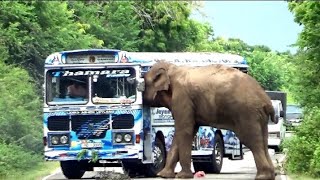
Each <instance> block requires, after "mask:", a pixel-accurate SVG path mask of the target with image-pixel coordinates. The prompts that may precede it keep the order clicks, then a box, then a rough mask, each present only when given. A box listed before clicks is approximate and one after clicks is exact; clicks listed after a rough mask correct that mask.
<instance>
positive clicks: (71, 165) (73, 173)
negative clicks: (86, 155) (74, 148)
mask: <svg viewBox="0 0 320 180" xmlns="http://www.w3.org/2000/svg"><path fill="white" fill-rule="evenodd" d="M60 167H61V170H62V173H63V175H64V176H65V177H66V178H68V179H81V178H82V176H83V175H84V173H85V172H86V171H85V170H84V169H83V168H82V167H81V162H80V161H60Z"/></svg>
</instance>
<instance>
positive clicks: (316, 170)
mask: <svg viewBox="0 0 320 180" xmlns="http://www.w3.org/2000/svg"><path fill="white" fill-rule="evenodd" d="M304 114H305V116H304V120H303V122H302V124H301V126H300V127H298V128H297V129H296V134H295V136H294V137H292V138H291V139H289V140H286V141H285V143H284V147H285V148H287V149H288V152H287V161H286V164H285V168H286V169H287V170H288V171H289V172H292V173H299V174H306V175H311V176H313V177H320V143H319V142H320V131H319V129H320V109H315V108H314V109H309V110H308V111H306V112H305V113H304Z"/></svg>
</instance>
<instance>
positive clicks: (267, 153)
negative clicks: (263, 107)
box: [261, 123, 276, 175]
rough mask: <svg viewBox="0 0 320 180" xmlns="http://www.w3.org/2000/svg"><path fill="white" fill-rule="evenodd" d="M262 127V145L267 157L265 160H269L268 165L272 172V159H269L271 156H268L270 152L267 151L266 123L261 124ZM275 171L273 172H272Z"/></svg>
mask: <svg viewBox="0 0 320 180" xmlns="http://www.w3.org/2000/svg"><path fill="white" fill-rule="evenodd" d="M261 129H262V133H263V136H262V137H263V141H264V145H265V147H264V148H265V152H266V157H267V160H268V162H269V166H270V167H272V168H273V172H274V171H275V170H274V166H273V163H272V160H271V157H270V154H269V151H268V135H269V133H268V124H267V123H266V125H264V126H262V127H261ZM274 173H275V172H274ZM275 175H276V173H275Z"/></svg>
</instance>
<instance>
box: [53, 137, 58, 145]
mask: <svg viewBox="0 0 320 180" xmlns="http://www.w3.org/2000/svg"><path fill="white" fill-rule="evenodd" d="M51 143H52V144H53V145H56V144H58V143H59V137H58V136H51Z"/></svg>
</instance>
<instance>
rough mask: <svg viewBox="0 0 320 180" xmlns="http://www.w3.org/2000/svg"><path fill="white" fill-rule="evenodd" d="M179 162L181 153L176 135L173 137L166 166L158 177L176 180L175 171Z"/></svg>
mask: <svg viewBox="0 0 320 180" xmlns="http://www.w3.org/2000/svg"><path fill="white" fill-rule="evenodd" d="M178 160H179V151H178V144H177V138H176V133H175V134H174V136H173V140H172V144H171V148H170V150H169V153H168V155H167V159H166V165H165V167H164V168H163V169H162V170H161V171H160V172H159V173H158V174H157V176H160V177H163V178H174V177H175V173H174V169H175V167H176V165H177V162H178Z"/></svg>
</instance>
